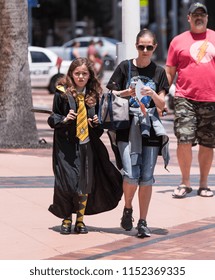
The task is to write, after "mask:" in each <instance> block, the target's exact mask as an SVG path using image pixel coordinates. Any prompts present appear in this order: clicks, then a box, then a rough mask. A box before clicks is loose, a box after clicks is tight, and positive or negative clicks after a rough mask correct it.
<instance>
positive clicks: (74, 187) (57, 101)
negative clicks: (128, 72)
mask: <svg viewBox="0 0 215 280" xmlns="http://www.w3.org/2000/svg"><path fill="white" fill-rule="evenodd" d="M101 92H102V88H101V85H100V83H99V81H98V79H97V78H96V76H95V73H94V70H93V66H92V64H91V62H90V61H89V60H88V59H86V58H77V59H75V60H74V61H73V62H72V63H71V65H70V67H69V70H68V73H67V75H66V76H65V77H64V78H62V79H61V80H60V81H59V82H58V85H57V90H56V93H55V96H54V101H53V113H52V115H50V117H49V118H48V124H49V125H50V127H52V128H54V141H53V171H54V175H55V185H54V201H53V204H52V205H51V206H50V207H49V211H50V212H52V213H53V214H54V215H56V216H57V217H59V218H63V222H62V225H61V233H62V234H69V233H71V226H72V213H76V214H77V215H76V222H75V226H74V232H76V233H80V234H85V233H88V229H87V227H86V226H85V224H84V222H83V218H84V215H85V214H87V215H90V214H97V213H101V212H104V211H108V210H111V209H113V208H115V207H116V206H117V204H118V202H119V200H120V199H121V196H122V178H121V173H120V172H119V171H118V170H117V169H116V168H115V166H114V165H113V164H112V163H111V162H110V160H109V155H108V152H107V150H106V148H105V146H104V144H103V143H102V141H101V140H100V139H99V137H100V136H101V135H102V133H103V130H101V129H100V128H99V126H98V116H97V111H98V104H99V95H100V93H101Z"/></svg>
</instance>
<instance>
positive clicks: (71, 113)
mask: <svg viewBox="0 0 215 280" xmlns="http://www.w3.org/2000/svg"><path fill="white" fill-rule="evenodd" d="M77 115H78V114H77V113H75V111H74V110H73V109H70V110H69V113H68V114H67V116H66V118H65V119H64V122H67V121H69V120H75V119H76V118H77Z"/></svg>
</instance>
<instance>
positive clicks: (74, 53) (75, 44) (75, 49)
mask: <svg viewBox="0 0 215 280" xmlns="http://www.w3.org/2000/svg"><path fill="white" fill-rule="evenodd" d="M79 47H80V42H77V41H75V42H73V44H72V51H71V57H70V58H71V60H73V59H75V58H78V57H80V54H79Z"/></svg>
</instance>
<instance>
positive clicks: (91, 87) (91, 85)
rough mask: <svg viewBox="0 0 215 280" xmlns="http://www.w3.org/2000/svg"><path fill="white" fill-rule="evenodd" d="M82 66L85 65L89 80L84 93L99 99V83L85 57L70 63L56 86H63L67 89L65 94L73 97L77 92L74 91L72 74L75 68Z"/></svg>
mask: <svg viewBox="0 0 215 280" xmlns="http://www.w3.org/2000/svg"><path fill="white" fill-rule="evenodd" d="M82 65H86V67H87V69H88V71H89V73H90V76H89V80H88V82H87V84H86V93H87V94H88V95H93V96H95V95H96V97H97V98H99V95H100V94H101V93H102V87H101V83H100V82H99V80H98V78H97V77H96V74H95V70H94V67H93V64H92V62H91V61H90V60H89V59H87V58H85V57H79V58H76V59H74V60H73V61H72V63H71V64H70V66H69V69H68V72H67V75H66V76H65V77H63V78H61V79H60V80H59V81H58V85H63V86H65V87H66V88H67V90H66V94H72V95H75V94H76V93H77V92H76V89H75V88H76V85H75V82H74V80H73V75H72V74H73V72H74V70H75V69H76V68H77V67H79V66H82Z"/></svg>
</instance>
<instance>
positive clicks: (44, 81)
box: [28, 46, 71, 93]
mask: <svg viewBox="0 0 215 280" xmlns="http://www.w3.org/2000/svg"><path fill="white" fill-rule="evenodd" d="M28 61H29V68H30V76H31V86H32V87H33V88H47V89H48V90H49V92H50V93H53V92H54V91H55V85H56V81H57V79H59V78H60V77H62V76H63V75H64V74H66V73H67V70H68V68H69V65H70V63H71V61H64V60H62V58H61V57H59V56H58V55H56V54H55V53H54V52H52V51H51V50H48V49H47V48H42V47H34V46H29V47H28Z"/></svg>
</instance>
